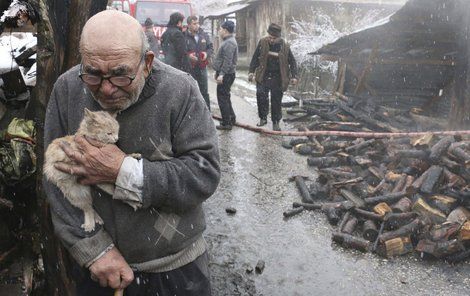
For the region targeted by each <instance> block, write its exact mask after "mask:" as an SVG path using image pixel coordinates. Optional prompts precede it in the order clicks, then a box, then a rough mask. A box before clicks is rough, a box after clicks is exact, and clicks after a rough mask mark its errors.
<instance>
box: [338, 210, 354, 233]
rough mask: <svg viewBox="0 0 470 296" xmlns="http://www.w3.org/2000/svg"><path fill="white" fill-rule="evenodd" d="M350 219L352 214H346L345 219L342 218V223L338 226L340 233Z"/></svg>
mask: <svg viewBox="0 0 470 296" xmlns="http://www.w3.org/2000/svg"><path fill="white" fill-rule="evenodd" d="M349 217H351V212H346V213H345V214H344V215H343V218H341V221H340V222H339V225H338V231H339V232H343V228H344V225H346V223H347V222H348V220H349Z"/></svg>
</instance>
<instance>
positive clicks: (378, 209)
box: [374, 202, 392, 217]
mask: <svg viewBox="0 0 470 296" xmlns="http://www.w3.org/2000/svg"><path fill="white" fill-rule="evenodd" d="M374 212H375V213H376V214H377V215H380V216H382V217H383V216H385V215H386V214H388V213H391V212H392V209H391V208H390V207H389V206H388V204H387V203H385V202H381V203H379V204H377V205H376V206H375V207H374Z"/></svg>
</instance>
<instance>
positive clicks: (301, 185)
mask: <svg viewBox="0 0 470 296" xmlns="http://www.w3.org/2000/svg"><path fill="white" fill-rule="evenodd" d="M294 180H295V185H297V189H298V190H299V192H300V196H301V198H302V202H304V203H313V199H312V197H311V196H310V191H309V190H308V187H307V184H305V179H304V177H302V176H295V178H294Z"/></svg>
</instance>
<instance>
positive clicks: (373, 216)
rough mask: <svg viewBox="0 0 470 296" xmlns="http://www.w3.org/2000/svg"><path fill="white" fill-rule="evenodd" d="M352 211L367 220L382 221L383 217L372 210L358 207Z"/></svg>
mask: <svg viewBox="0 0 470 296" xmlns="http://www.w3.org/2000/svg"><path fill="white" fill-rule="evenodd" d="M353 211H354V213H356V215H358V216H361V217H364V218H366V219H368V220H374V221H382V220H383V218H384V217H382V216H380V215H378V214H376V213H374V212H369V211H366V210H362V209H358V208H354V209H353Z"/></svg>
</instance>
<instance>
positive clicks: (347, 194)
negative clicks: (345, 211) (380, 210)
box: [339, 188, 366, 208]
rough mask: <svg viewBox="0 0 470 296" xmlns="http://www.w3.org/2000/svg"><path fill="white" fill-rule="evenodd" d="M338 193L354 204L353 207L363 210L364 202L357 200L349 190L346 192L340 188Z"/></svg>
mask: <svg viewBox="0 0 470 296" xmlns="http://www.w3.org/2000/svg"><path fill="white" fill-rule="evenodd" d="M339 192H340V193H341V195H342V196H343V197H344V198H345V199H347V200H349V201H351V202H352V203H354V205H355V206H356V207H358V208H364V207H365V206H366V203H365V202H364V200H362V199H361V198H359V197H358V196H357V195H355V194H354V193H352V192H351V191H349V190H346V189H344V188H341V189H340V190H339Z"/></svg>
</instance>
